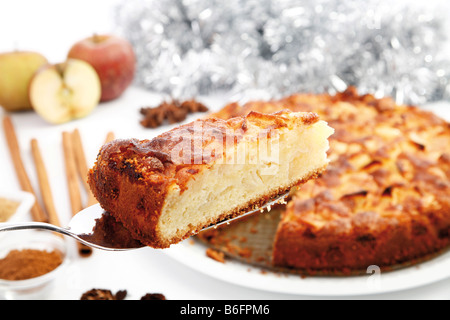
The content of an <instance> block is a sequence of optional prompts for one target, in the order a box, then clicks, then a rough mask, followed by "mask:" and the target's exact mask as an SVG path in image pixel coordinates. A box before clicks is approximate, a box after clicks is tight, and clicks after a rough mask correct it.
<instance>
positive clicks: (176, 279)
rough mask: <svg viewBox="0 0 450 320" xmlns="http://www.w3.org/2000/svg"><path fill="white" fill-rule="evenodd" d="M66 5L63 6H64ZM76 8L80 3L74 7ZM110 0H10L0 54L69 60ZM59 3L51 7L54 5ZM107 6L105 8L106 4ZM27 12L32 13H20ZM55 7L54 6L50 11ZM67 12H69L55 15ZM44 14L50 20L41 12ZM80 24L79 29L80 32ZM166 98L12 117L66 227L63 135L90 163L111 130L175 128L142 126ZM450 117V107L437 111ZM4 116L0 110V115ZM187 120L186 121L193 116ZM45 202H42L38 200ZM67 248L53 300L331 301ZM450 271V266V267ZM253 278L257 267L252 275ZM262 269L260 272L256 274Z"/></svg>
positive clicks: (3, 164) (10, 176) (436, 289)
mask: <svg viewBox="0 0 450 320" xmlns="http://www.w3.org/2000/svg"><path fill="white" fill-rule="evenodd" d="M63 3H64V6H63V5H62V4H63ZM75 3H76V5H75ZM110 4H111V1H108V4H107V3H106V1H94V2H93V1H85V0H77V1H50V0H45V1H44V0H43V1H26V0H20V1H8V2H7V3H6V1H5V2H2V4H0V30H8V33H7V34H5V33H4V32H3V31H2V41H1V43H0V51H5V50H9V49H12V48H13V47H18V48H20V49H33V50H37V51H40V52H42V53H44V54H45V55H46V56H47V57H48V58H49V60H51V61H54V62H58V61H60V60H62V59H64V57H65V54H66V52H67V50H68V48H69V46H70V45H71V44H72V43H74V42H75V41H76V40H78V39H80V38H82V37H85V36H88V35H90V34H92V33H93V32H103V31H105V30H109V28H110V25H109V23H110V20H109V17H108V16H106V15H100V14H99V12H100V10H102V9H104V7H107V6H109V5H110ZM52 6H54V7H52ZM102 6H103V7H102ZM21 7H22V8H27V10H20V9H21ZM50 8H52V9H50ZM62 10H67V11H70V12H71V14H70V15H62V14H59V13H56V11H62ZM45 11H47V12H48V13H47V15H45V14H44V12H45ZM75 26H76V27H75ZM161 100H162V97H161V96H159V95H157V94H155V93H152V92H148V91H145V90H142V89H138V88H135V87H131V88H129V89H128V90H127V91H126V92H125V94H124V95H123V96H122V97H121V98H119V99H117V100H115V101H112V102H109V103H104V104H100V105H99V106H98V107H97V108H96V109H95V111H94V112H93V113H92V114H91V115H90V116H88V117H87V118H85V119H82V120H77V121H73V122H70V123H67V124H63V125H50V124H48V123H46V122H45V121H44V120H42V119H41V118H40V117H39V116H38V115H36V114H35V113H33V112H25V113H18V114H9V115H10V116H11V117H12V120H13V123H14V125H15V127H16V130H17V135H18V139H19V143H20V146H21V152H22V156H23V160H24V163H25V167H26V169H27V171H28V174H29V176H30V178H31V180H32V183H33V186H34V187H35V189H36V190H38V182H37V177H36V173H35V170H34V164H33V161H32V156H31V148H30V140H31V139H32V138H36V139H37V140H38V141H39V143H40V146H41V149H42V153H43V157H44V161H45V164H46V167H47V170H48V174H49V179H50V184H51V188H52V190H53V193H54V198H55V205H56V208H57V211H58V215H59V217H60V219H61V222H62V224H63V225H64V224H66V223H68V221H69V220H70V217H71V212H70V201H69V197H68V189H67V181H66V178H65V167H64V161H63V151H62V138H61V133H62V132H63V131H71V130H74V129H75V128H77V129H79V130H80V132H81V135H82V138H83V142H84V147H85V153H86V156H87V159H88V162H89V165H90V166H91V165H92V164H93V163H94V161H95V157H96V155H97V152H98V150H99V148H100V146H101V145H102V143H103V141H104V139H105V137H106V134H107V132H108V131H114V133H115V135H116V137H117V138H131V137H133V138H138V139H144V138H152V137H154V136H156V135H157V134H159V133H161V132H162V131H163V130H167V129H169V128H170V127H169V126H164V127H161V128H158V129H145V128H143V127H142V126H141V125H140V124H139V120H140V119H141V115H140V114H139V109H140V108H141V107H143V106H156V105H157V104H158V103H159V102H160V101H161ZM199 100H201V101H203V102H205V103H206V104H207V105H208V106H209V107H211V108H212V109H218V108H220V107H222V106H223V105H224V104H225V103H226V102H228V101H227V99H226V98H223V97H222V98H221V97H217V96H216V97H204V98H199ZM438 108H439V110H441V111H442V112H441V113H440V114H442V115H447V119H449V118H450V117H449V112H450V111H449V110H450V106H449V105H446V104H442V105H441V106H440V107H438ZM4 114H5V112H4V111H3V110H1V111H0V117H2V116H3V115H4ZM196 116H197V115H192V116H190V117H189V118H188V119H187V120H186V121H190V120H192V119H194V118H195V117H196ZM2 188H7V189H9V190H14V189H17V190H20V186H19V183H18V180H17V177H16V175H15V172H14V167H13V164H12V162H11V158H10V157H9V152H8V148H7V144H6V141H5V137H4V135H3V130H1V134H0V189H2ZM38 200H39V201H40V199H38ZM68 241H69V244H70V256H71V262H70V264H69V265H68V267H67V269H66V270H65V271H64V273H63V274H62V276H61V277H60V278H58V280H57V283H56V286H55V288H54V290H53V291H52V292H51V294H50V296H48V299H79V298H80V297H81V295H82V293H84V292H85V291H87V290H90V289H92V288H103V289H110V290H112V291H113V292H115V291H118V290H127V292H128V298H129V299H139V298H140V297H141V296H143V295H144V294H146V293H162V294H164V295H165V296H166V297H167V299H207V300H209V299H225V300H227V299H252V300H253V299H258V300H260V299H261V300H262V299H312V298H332V296H329V295H327V293H326V292H324V293H323V294H322V295H320V296H309V295H298V294H286V293H282V292H281V293H280V292H278V291H271V290H270V288H268V289H267V290H264V289H254V288H253V287H251V286H247V285H245V282H243V284H242V285H239V284H236V283H234V282H229V281H224V280H222V279H220V276H217V277H215V276H211V275H207V274H205V273H203V272H201V271H200V270H197V269H195V268H191V267H188V266H186V265H185V264H183V263H180V261H179V260H177V259H173V257H171V256H170V255H168V254H167V253H166V252H165V251H164V250H154V249H150V248H145V249H139V250H136V251H130V252H106V251H100V250H94V253H93V255H92V256H90V257H88V258H81V257H79V256H78V254H77V250H76V244H75V242H73V241H71V240H70V239H69V240H68ZM449 267H450V266H449ZM248 272H249V274H250V273H252V272H253V273H254V272H255V271H254V270H250V269H249V270H248ZM256 272H257V271H256ZM340 298H361V299H365V298H369V299H449V298H450V278H446V279H444V280H440V281H438V282H435V283H431V284H426V285H422V286H420V287H415V288H412V289H408V290H401V291H396V292H390V293H384V294H376V295H363V296H349V297H342V296H340Z"/></svg>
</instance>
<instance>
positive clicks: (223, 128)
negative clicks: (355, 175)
mask: <svg viewBox="0 0 450 320" xmlns="http://www.w3.org/2000/svg"><path fill="white" fill-rule="evenodd" d="M333 132H334V130H333V129H332V128H330V127H329V126H328V125H327V123H326V122H324V121H322V120H320V119H319V117H318V116H317V114H315V113H309V112H291V111H289V110H279V111H278V112H275V113H271V114H264V113H260V112H249V113H248V114H246V115H244V116H239V117H235V118H232V119H229V120H222V119H217V118H208V119H201V120H197V121H194V122H191V123H189V124H185V125H182V126H179V127H176V128H174V129H172V130H170V131H168V132H166V133H163V134H162V135H160V136H158V137H156V138H154V139H152V140H142V141H138V140H137V139H129V140H115V141H112V142H110V143H108V144H106V145H104V146H103V147H102V149H101V150H100V152H99V154H98V157H97V161H96V163H95V165H94V167H93V168H92V169H91V170H90V172H89V177H88V180H89V184H90V186H91V189H92V191H93V194H94V195H95V197H96V198H97V200H98V201H99V203H100V205H101V206H102V207H103V209H104V210H106V211H107V212H109V213H110V214H111V215H112V216H113V217H115V218H116V219H117V220H118V221H119V222H121V223H122V224H123V225H124V227H125V228H127V229H128V230H129V231H130V232H131V234H132V236H133V237H134V238H135V239H137V240H139V241H141V242H142V243H143V244H145V245H148V246H151V247H154V248H167V247H169V246H170V245H171V244H174V243H177V242H179V241H181V240H183V239H186V238H187V237H189V236H191V235H193V234H196V233H198V232H199V231H200V230H202V229H203V228H205V227H207V226H209V225H212V224H216V223H217V222H219V221H222V220H224V219H228V218H232V217H236V216H239V215H241V214H242V213H245V212H247V211H249V210H250V209H254V208H258V207H259V206H260V205H262V204H264V203H266V202H267V201H269V200H271V199H273V198H275V197H277V196H279V195H281V194H284V193H286V192H288V191H289V190H290V189H291V188H293V187H294V186H298V185H299V184H302V183H305V182H306V181H308V180H310V179H312V178H316V177H317V176H319V175H320V174H321V173H322V172H323V171H324V169H325V168H326V166H327V164H328V159H327V150H328V148H329V143H328V138H329V136H330V135H332V134H333Z"/></svg>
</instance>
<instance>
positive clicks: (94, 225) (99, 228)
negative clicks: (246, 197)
mask: <svg viewBox="0 0 450 320" xmlns="http://www.w3.org/2000/svg"><path fill="white" fill-rule="evenodd" d="M289 194H290V193H289V192H287V193H285V194H283V195H281V196H279V197H277V198H275V199H272V200H270V201H268V202H267V203H266V204H264V205H263V206H261V207H259V208H257V209H254V210H251V211H248V212H246V213H244V214H242V215H240V216H238V217H235V218H232V219H227V220H223V221H221V222H219V223H217V224H214V225H211V226H208V227H206V228H203V229H202V231H204V230H208V229H211V228H217V227H218V226H220V225H224V224H229V223H231V222H233V221H236V220H239V219H241V218H243V217H245V216H248V215H251V214H254V213H257V212H263V211H264V210H266V209H267V210H269V211H270V207H271V206H275V205H276V204H279V203H283V202H285V200H286V198H287V197H288V196H289ZM29 229H38V230H48V231H53V232H57V233H60V234H63V235H66V236H69V237H72V238H74V239H75V240H77V241H79V242H81V243H83V244H85V245H87V246H89V247H92V248H97V249H102V250H108V251H123V250H132V249H139V248H143V247H146V246H145V245H143V244H142V243H140V242H139V241H138V240H135V239H133V238H132V237H131V235H130V233H129V231H128V230H127V229H125V227H123V226H122V224H121V223H119V222H117V221H116V220H115V219H114V218H113V217H112V216H111V215H110V214H109V213H108V212H105V211H104V210H103V209H102V208H101V206H100V205H99V204H95V205H93V206H91V207H88V208H86V209H84V210H82V211H80V212H79V213H77V214H76V215H74V216H73V218H72V219H71V220H70V222H69V224H68V227H66V228H64V227H58V226H55V225H53V224H50V223H45V222H22V223H0V232H3V231H17V230H29Z"/></svg>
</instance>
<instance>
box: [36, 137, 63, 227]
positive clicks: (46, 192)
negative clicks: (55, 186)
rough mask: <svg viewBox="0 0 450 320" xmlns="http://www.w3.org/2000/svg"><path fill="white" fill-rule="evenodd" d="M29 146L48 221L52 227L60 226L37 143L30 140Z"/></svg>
mask: <svg viewBox="0 0 450 320" xmlns="http://www.w3.org/2000/svg"><path fill="white" fill-rule="evenodd" d="M30 144H31V153H32V155H33V160H34V164H35V167H36V172H37V177H38V181H39V188H40V191H41V197H42V200H43V203H44V207H45V209H46V211H47V214H48V220H49V222H50V223H51V224H53V225H56V226H61V223H60V221H59V218H58V214H57V212H56V208H55V204H54V201H53V195H52V190H51V187H50V183H49V181H48V175H47V170H46V167H45V164H44V160H43V159H42V154H41V151H40V148H39V143H38V141H37V140H36V139H32V140H31V143H30Z"/></svg>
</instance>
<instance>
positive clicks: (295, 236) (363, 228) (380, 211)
mask: <svg viewBox="0 0 450 320" xmlns="http://www.w3.org/2000/svg"><path fill="white" fill-rule="evenodd" d="M281 109H290V110H292V111H307V112H314V113H317V114H318V115H319V117H320V118H321V119H323V120H325V121H327V122H328V124H329V125H330V126H331V127H333V128H334V129H335V134H334V135H333V136H332V137H330V150H329V154H328V155H329V159H330V164H329V166H328V168H327V171H326V172H325V173H324V174H323V175H322V176H321V177H320V178H319V179H316V180H314V181H309V182H307V183H306V184H305V185H303V186H302V188H301V190H300V191H299V192H298V193H297V194H296V196H295V197H294V199H293V200H292V201H291V202H290V203H289V204H288V206H287V209H286V210H285V213H284V214H283V215H282V222H281V223H280V225H279V229H278V233H277V235H276V240H275V244H274V255H273V263H274V264H275V265H277V266H283V267H292V268H301V269H309V270H316V271H317V270H320V271H325V270H328V271H339V272H346V271H349V270H355V269H358V270H360V269H364V268H367V267H368V266H369V265H371V264H376V265H378V266H380V267H389V266H392V265H395V264H398V263H403V262H405V261H412V260H414V259H419V258H422V257H424V256H426V255H429V254H432V253H435V252H437V251H439V250H441V249H444V248H447V247H448V246H449V245H450V125H449V123H447V122H446V121H444V120H443V119H441V118H439V117H437V116H435V115H434V114H432V113H430V112H427V111H424V110H421V109H419V108H416V107H412V106H403V105H396V104H395V103H394V101H393V100H392V99H389V98H383V99H376V98H375V97H373V96H372V95H361V96H360V95H358V93H357V92H356V90H355V89H354V88H349V89H348V90H346V91H345V92H342V93H338V94H337V95H335V96H330V95H327V94H319V95H312V94H298V95H292V96H290V97H286V98H284V99H281V100H279V101H270V102H266V103H262V102H250V103H247V104H246V105H244V106H239V105H238V104H230V105H228V106H226V107H225V108H224V109H222V110H221V111H219V112H218V113H216V114H214V116H216V117H221V118H224V119H226V118H227V117H230V116H238V115H240V114H245V113H247V112H248V111H249V110H256V111H259V112H273V111H277V110H281Z"/></svg>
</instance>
